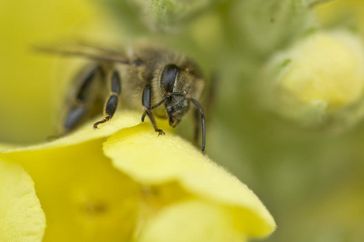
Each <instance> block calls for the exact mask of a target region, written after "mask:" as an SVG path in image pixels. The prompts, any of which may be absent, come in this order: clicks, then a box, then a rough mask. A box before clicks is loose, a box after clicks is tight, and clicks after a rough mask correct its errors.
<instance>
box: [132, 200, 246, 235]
mask: <svg viewBox="0 0 364 242" xmlns="http://www.w3.org/2000/svg"><path fill="white" fill-rule="evenodd" d="M181 231H183V232H181ZM171 241H173V242H202V241H208V242H243V241H245V240H244V234H243V233H242V232H241V231H239V228H238V227H237V226H236V221H234V218H233V217H232V216H231V214H230V213H229V211H224V209H222V208H221V207H220V206H218V205H214V204H210V203H206V202H202V201H199V200H190V201H185V202H181V203H178V204H174V205H173V206H169V207H166V208H165V209H163V210H162V211H160V213H159V214H157V215H156V216H155V217H154V218H153V219H151V220H150V221H149V222H148V223H147V224H146V226H145V228H144V230H143V232H142V233H141V234H140V237H139V238H138V240H137V242H171Z"/></svg>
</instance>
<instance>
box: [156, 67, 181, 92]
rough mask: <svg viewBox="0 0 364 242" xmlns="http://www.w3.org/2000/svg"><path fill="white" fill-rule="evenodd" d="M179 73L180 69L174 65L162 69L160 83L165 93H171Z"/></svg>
mask: <svg viewBox="0 0 364 242" xmlns="http://www.w3.org/2000/svg"><path fill="white" fill-rule="evenodd" d="M179 73H180V68H179V67H178V66H176V65H175V64H169V65H166V66H165V67H164V69H163V72H162V75H161V79H160V83H161V86H162V88H163V89H164V90H165V91H166V92H170V93H171V92H173V87H174V84H175V82H176V79H177V76H178V74H179Z"/></svg>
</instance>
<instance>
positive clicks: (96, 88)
mask: <svg viewBox="0 0 364 242" xmlns="http://www.w3.org/2000/svg"><path fill="white" fill-rule="evenodd" d="M83 47H86V48H80V49H57V48H47V47H38V48H37V49H38V50H40V51H42V52H48V53H53V54H59V55H62V56H67V57H81V58H86V59H89V60H91V61H92V63H90V64H88V65H87V66H85V67H84V68H82V69H81V70H80V72H79V74H78V75H77V76H76V77H75V80H73V84H74V85H73V87H72V90H71V91H70V92H69V94H70V95H69V96H68V98H67V108H66V112H65V115H64V120H63V129H64V131H65V132H70V131H72V130H74V129H75V128H76V127H77V126H79V125H80V124H81V123H83V122H84V121H85V119H87V117H90V115H95V114H97V113H98V112H101V109H102V106H103V114H104V116H103V118H102V119H100V120H99V121H97V122H95V123H94V125H93V127H94V128H95V129H96V128H98V127H99V126H100V125H101V124H103V123H106V122H108V121H109V120H110V119H112V117H113V115H114V114H115V112H116V111H117V109H118V107H119V106H123V107H125V108H130V109H135V110H140V111H141V112H142V115H141V121H142V122H144V121H145V118H146V117H148V118H149V120H150V121H151V124H152V126H153V128H154V130H155V131H156V132H157V133H158V135H164V132H163V130H162V129H160V128H159V127H158V124H157V122H156V119H155V116H157V117H159V118H162V119H168V121H169V125H170V126H171V127H173V128H174V127H176V126H177V125H178V124H179V123H180V121H181V120H182V118H183V117H184V116H185V115H186V113H187V112H188V111H189V110H190V108H191V106H193V107H194V115H193V117H194V122H195V129H194V139H195V141H197V140H198V139H199V136H200V135H201V150H202V152H203V153H205V149H206V124H205V113H204V109H203V107H202V105H201V104H200V102H199V99H200V97H201V94H202V91H203V88H204V84H205V81H204V78H203V75H202V73H201V71H200V68H199V66H198V65H197V64H196V63H195V62H194V61H193V60H191V59H190V58H188V57H186V56H184V55H182V54H179V53H175V52H173V51H170V50H167V49H164V48H161V47H148V46H144V47H139V48H134V49H130V50H129V51H123V50H122V51H119V50H114V49H106V48H101V47H96V46H94V45H93V46H91V45H85V44H83ZM100 100H101V101H102V102H103V103H104V104H103V105H102V104H101V105H100ZM100 106H101V107H100ZM95 110H96V111H95Z"/></svg>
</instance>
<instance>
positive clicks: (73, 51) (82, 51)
mask: <svg viewBox="0 0 364 242" xmlns="http://www.w3.org/2000/svg"><path fill="white" fill-rule="evenodd" d="M33 50H35V51H37V52H41V53H46V54H53V55H60V56H64V57H75V58H77V57H78V58H86V59H92V60H96V61H105V62H116V63H121V64H129V60H128V58H127V57H126V55H125V53H124V52H123V50H122V49H121V48H120V50H118V49H116V48H115V49H114V48H108V47H104V46H101V45H98V44H94V43H90V42H85V41H76V42H72V43H68V44H61V45H52V46H51V45H44V46H33Z"/></svg>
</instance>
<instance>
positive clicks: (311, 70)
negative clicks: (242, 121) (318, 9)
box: [265, 31, 364, 125]
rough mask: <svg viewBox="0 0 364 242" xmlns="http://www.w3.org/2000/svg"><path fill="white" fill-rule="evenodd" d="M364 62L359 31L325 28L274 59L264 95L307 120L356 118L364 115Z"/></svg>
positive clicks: (281, 108)
mask: <svg viewBox="0 0 364 242" xmlns="http://www.w3.org/2000/svg"><path fill="white" fill-rule="evenodd" d="M363 66H364V46H363V43H362V42H361V40H360V38H359V37H358V36H356V35H354V34H352V33H350V32H347V31H336V32H324V31H320V32H317V33H314V34H311V35H309V36H308V37H306V38H304V39H302V40H300V41H299V42H298V43H296V44H295V45H294V46H293V47H292V48H291V49H289V50H286V51H283V52H281V53H278V54H276V55H275V56H274V57H273V58H272V60H270V62H269V64H268V67H267V69H266V73H265V80H266V82H265V84H266V85H265V86H266V90H265V91H267V92H266V93H265V94H266V97H265V98H266V100H268V102H267V103H269V105H271V108H272V109H274V110H276V111H277V112H279V113H281V114H283V115H284V116H287V117H290V118H293V119H296V120H298V121H300V122H303V123H305V124H314V125H317V124H322V123H325V121H327V120H330V121H337V120H341V119H343V120H344V121H347V122H351V121H352V122H353V121H357V120H358V119H359V117H361V116H363V114H364V113H363V112H362V110H361V109H362V106H363V105H362V101H363V89H364V69H363ZM344 114H345V115H344Z"/></svg>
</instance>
